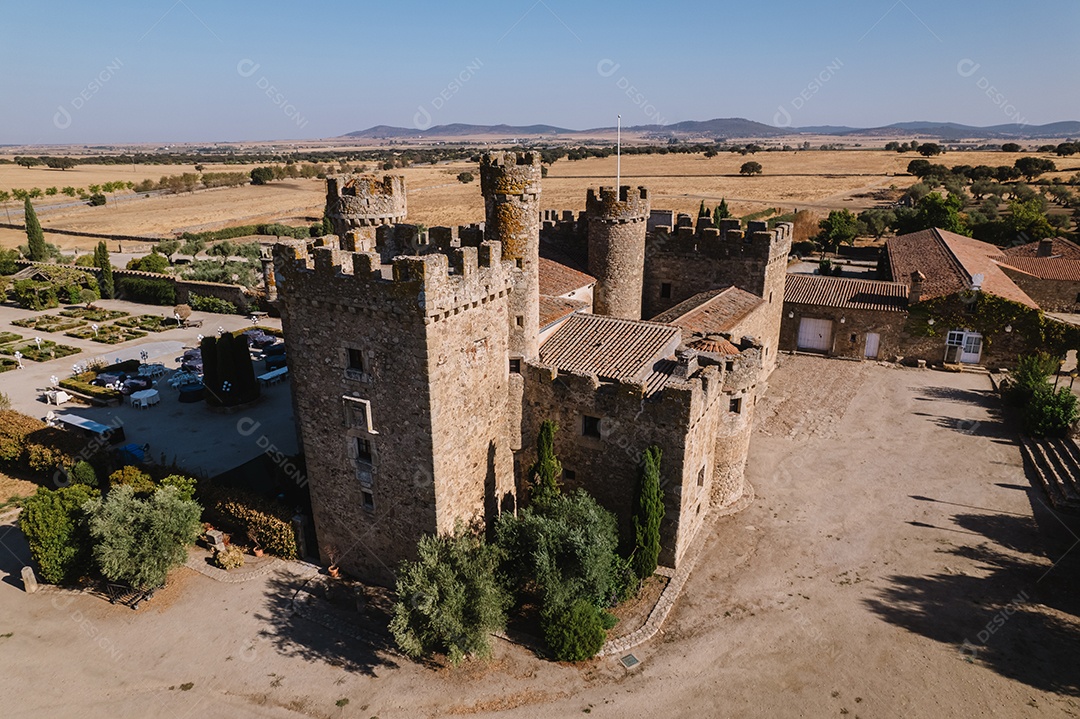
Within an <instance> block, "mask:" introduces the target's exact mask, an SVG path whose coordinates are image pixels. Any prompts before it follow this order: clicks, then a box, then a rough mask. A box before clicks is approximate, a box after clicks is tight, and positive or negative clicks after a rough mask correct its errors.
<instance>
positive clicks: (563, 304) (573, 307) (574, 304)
mask: <svg viewBox="0 0 1080 719" xmlns="http://www.w3.org/2000/svg"><path fill="white" fill-rule="evenodd" d="M588 309H591V308H590V307H589V303H588V302H583V301H582V300H568V299H566V298H565V297H548V296H547V295H540V329H543V328H545V327H547V326H548V325H550V324H551V323H553V322H558V321H559V320H561V319H562V318H563V317H566V316H567V315H570V314H573V313H574V312H580V311H581V310H588Z"/></svg>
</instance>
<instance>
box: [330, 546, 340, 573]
mask: <svg viewBox="0 0 1080 719" xmlns="http://www.w3.org/2000/svg"><path fill="white" fill-rule="evenodd" d="M326 557H327V559H329V560H330V566H328V567H327V568H326V572H327V574H329V575H330V576H331V577H333V578H334V579H337V578H338V577H340V576H341V568H340V567H339V566H338V558H339V555H338V550H337V547H336V546H335V545H333V544H328V545H326Z"/></svg>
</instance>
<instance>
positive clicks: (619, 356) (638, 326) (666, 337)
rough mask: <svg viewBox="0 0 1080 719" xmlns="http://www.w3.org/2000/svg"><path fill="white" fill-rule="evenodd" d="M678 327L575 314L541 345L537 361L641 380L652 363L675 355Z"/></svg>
mask: <svg viewBox="0 0 1080 719" xmlns="http://www.w3.org/2000/svg"><path fill="white" fill-rule="evenodd" d="M680 339H681V333H680V332H679V328H678V327H671V326H669V325H662V324H657V323H654V322H638V321H634V320H622V319H617V318H615V317H600V316H598V315H586V314H575V315H572V316H571V317H570V318H569V319H567V320H566V322H564V323H563V325H562V326H561V327H560V328H559V329H558V330H556V332H555V334H553V335H552V336H551V337H550V338H548V340H547V341H546V342H544V344H543V345H542V346H541V347H540V362H541V363H543V364H545V365H548V366H551V367H555V368H556V369H560V370H566V371H568V372H576V373H579V374H594V375H596V376H597V377H599V378H601V379H608V380H622V381H628V382H636V381H642V380H643V379H644V377H646V376H647V375H648V374H649V373H650V372H651V370H652V367H653V365H654V364H655V363H656V362H658V361H659V360H660V359H662V358H664V357H668V356H670V355H672V354H674V352H675V349H676V348H677V347H678V345H679V341H680Z"/></svg>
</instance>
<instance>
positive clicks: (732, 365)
mask: <svg viewBox="0 0 1080 719" xmlns="http://www.w3.org/2000/svg"><path fill="white" fill-rule="evenodd" d="M724 370H725V371H727V372H733V371H734V370H735V361H734V360H728V361H727V362H725V363H724Z"/></svg>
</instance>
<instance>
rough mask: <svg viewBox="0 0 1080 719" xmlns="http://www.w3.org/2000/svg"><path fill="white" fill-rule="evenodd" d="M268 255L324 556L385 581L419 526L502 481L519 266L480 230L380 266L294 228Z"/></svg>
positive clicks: (458, 511)
mask: <svg viewBox="0 0 1080 719" xmlns="http://www.w3.org/2000/svg"><path fill="white" fill-rule="evenodd" d="M274 259H275V265H276V269H277V274H278V288H279V304H278V306H279V308H280V310H281V316H282V325H283V329H284V333H285V341H286V343H287V344H288V346H289V365H290V370H291V371H290V374H291V376H292V378H293V401H294V404H295V409H296V418H297V422H298V424H299V429H300V435H301V440H302V443H303V448H304V452H305V455H306V457H307V460H308V480H309V486H310V491H311V500H312V509H313V514H314V520H315V529H316V534H317V537H318V542H319V550H320V554H321V559H322V560H323V561H324V562H337V563H338V564H340V566H341V567H342V568H343V569H344V570H345V571H347V572H348V573H350V574H353V575H354V576H357V577H361V578H364V579H366V580H369V581H374V582H379V583H385V584H391V583H392V582H393V581H394V575H393V569H394V568H395V567H396V565H397V563H398V562H399V561H401V560H402V559H405V558H410V557H412V556H413V555H414V554H415V551H416V545H417V543H418V541H419V540H420V537H421V536H423V535H424V534H432V533H435V532H451V531H453V529H454V527H455V524H456V523H457V522H464V523H466V524H468V523H470V522H473V521H477V520H483V519H491V518H493V517H494V513H495V512H496V511H497V509H498V507H499V505H500V503H502V502H504V501H507V495H512V493H513V486H514V478H513V456H512V452H511V448H510V441H509V439H508V437H507V427H508V426H509V424H510V423H509V422H507V420H506V416H505V413H506V396H507V393H508V374H509V372H508V333H507V327H508V317H509V303H510V290H511V287H512V274H513V272H514V270H515V265H514V263H513V262H504V261H503V260H502V256H501V246H500V245H499V243H489V242H485V243H482V244H481V245H480V246H479V247H456V248H448V249H447V252H446V253H445V254H443V253H435V254H428V255H425V256H422V257H420V256H412V257H398V258H395V259H394V261H393V263H392V264H391V265H383V264H382V263H381V262H380V258H379V255H378V254H377V253H373V252H372V253H368V252H344V251H341V250H338V249H336V248H331V247H313V248H309V247H308V246H307V244H306V243H305V242H303V241H300V242H293V243H283V244H279V245H277V246H276V248H275V258H274ZM511 501H512V499H511Z"/></svg>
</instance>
